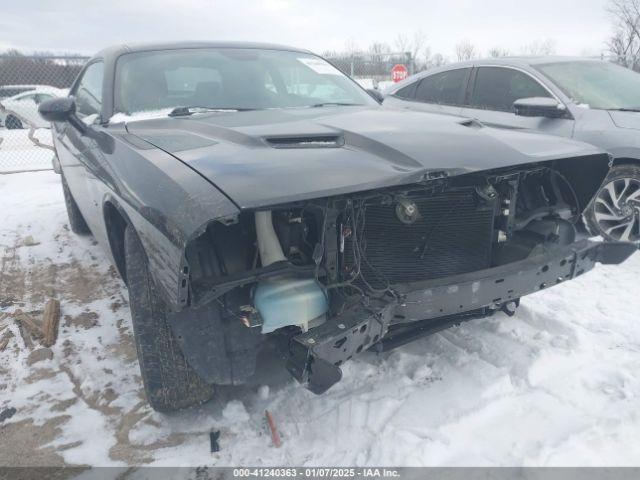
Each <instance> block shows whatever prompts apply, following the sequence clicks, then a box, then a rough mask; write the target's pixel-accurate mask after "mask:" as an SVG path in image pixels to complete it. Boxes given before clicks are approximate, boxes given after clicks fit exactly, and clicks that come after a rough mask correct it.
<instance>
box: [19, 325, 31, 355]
mask: <svg viewBox="0 0 640 480" xmlns="http://www.w3.org/2000/svg"><path fill="white" fill-rule="evenodd" d="M18 331H19V332H20V336H21V337H22V340H23V341H24V346H25V347H26V348H27V349H28V350H31V349H32V348H33V347H34V345H33V339H32V338H31V334H30V333H29V332H28V331H27V329H26V328H24V325H23V324H22V323H21V322H18Z"/></svg>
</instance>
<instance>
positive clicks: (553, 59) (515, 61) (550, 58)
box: [387, 55, 605, 95]
mask: <svg viewBox="0 0 640 480" xmlns="http://www.w3.org/2000/svg"><path fill="white" fill-rule="evenodd" d="M604 61H605V60H601V59H600V58H594V57H570V56H564V55H546V56H533V55H532V56H513V57H508V56H507V57H489V58H477V59H474V60H466V61H463V62H455V63H447V64H446V65H442V66H440V67H436V68H430V69H428V70H423V71H422V72H418V73H416V74H415V75H411V76H410V77H407V78H406V79H404V80H403V81H401V82H398V83H396V84H395V85H394V86H393V87H392V88H390V89H389V90H388V92H387V94H389V95H393V94H394V93H396V92H397V91H398V90H400V89H401V88H403V87H406V86H407V85H411V84H412V83H414V82H415V81H417V80H420V79H421V78H424V77H428V76H430V75H433V74H435V73H440V72H447V71H449V70H455V69H458V68H470V67H474V66H479V65H497V66H500V65H503V66H505V67H519V68H527V67H532V66H535V65H546V64H549V63H564V62H604Z"/></svg>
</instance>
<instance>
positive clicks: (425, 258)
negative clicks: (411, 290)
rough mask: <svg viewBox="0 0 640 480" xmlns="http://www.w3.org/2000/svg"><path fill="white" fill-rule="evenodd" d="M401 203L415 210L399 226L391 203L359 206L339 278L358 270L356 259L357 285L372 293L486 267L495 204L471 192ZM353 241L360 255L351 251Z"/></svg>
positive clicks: (395, 205) (394, 204)
mask: <svg viewBox="0 0 640 480" xmlns="http://www.w3.org/2000/svg"><path fill="white" fill-rule="evenodd" d="M400 202H405V203H406V202H410V205H412V206H414V207H417V211H418V215H417V216H416V217H415V218H414V219H412V221H411V223H408V222H407V220H406V218H405V219H404V221H402V219H401V216H399V214H398V201H395V200H394V201H393V202H386V203H383V202H381V203H378V204H376V203H373V204H371V202H369V203H368V204H367V205H366V207H361V208H364V212H363V214H362V216H363V217H364V218H363V221H362V222H361V228H360V230H361V231H359V232H356V235H349V236H348V237H346V238H345V239H344V248H343V249H342V250H343V252H342V272H343V278H349V276H352V275H353V272H356V271H357V263H358V262H357V258H358V256H359V257H360V262H359V263H360V272H361V276H360V277H359V279H358V283H365V284H366V285H368V286H370V287H373V288H376V289H378V288H384V287H386V286H388V285H394V284H400V283H410V282H417V281H421V280H427V279H435V278H441V277H446V276H450V275H455V274H460V273H466V272H471V271H475V270H481V269H484V268H487V267H489V266H490V264H491V246H492V241H493V240H492V239H493V224H494V218H495V213H494V212H495V205H494V203H493V202H492V201H487V200H486V199H485V198H483V197H481V196H480V195H479V194H478V193H477V192H476V189H475V188H460V189H456V190H452V191H445V192H440V193H436V194H429V195H427V194H425V195H416V194H415V193H414V194H413V195H411V196H408V197H406V198H405V199H402V200H400ZM362 223H363V225H362ZM355 239H357V243H358V245H359V247H360V248H359V251H360V252H361V253H360V255H358V254H357V252H355V251H354V250H355V249H354V247H355V245H354V242H355Z"/></svg>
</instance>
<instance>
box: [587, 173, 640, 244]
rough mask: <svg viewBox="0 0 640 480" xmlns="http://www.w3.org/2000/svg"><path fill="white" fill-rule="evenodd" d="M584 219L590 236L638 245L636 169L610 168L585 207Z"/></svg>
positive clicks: (639, 180)
mask: <svg viewBox="0 0 640 480" xmlns="http://www.w3.org/2000/svg"><path fill="white" fill-rule="evenodd" d="M585 219H586V223H587V226H588V228H589V231H590V233H591V234H593V235H600V236H602V237H603V238H604V239H605V240H607V241H610V242H617V241H629V242H636V243H638V242H640V166H639V165H616V166H614V167H613V168H612V169H611V170H610V171H609V174H608V175H607V177H606V178H605V180H604V182H603V183H602V187H600V189H599V190H598V193H597V194H596V195H595V197H594V198H593V200H592V201H591V203H590V204H589V206H588V207H587V211H586V212H585Z"/></svg>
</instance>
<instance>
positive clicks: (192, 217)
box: [99, 133, 239, 309]
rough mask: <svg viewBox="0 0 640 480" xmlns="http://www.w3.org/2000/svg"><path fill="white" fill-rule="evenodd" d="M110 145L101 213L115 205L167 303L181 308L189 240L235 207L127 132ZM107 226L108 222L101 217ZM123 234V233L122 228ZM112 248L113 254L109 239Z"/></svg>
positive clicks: (180, 165) (185, 294)
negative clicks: (139, 245)
mask: <svg viewBox="0 0 640 480" xmlns="http://www.w3.org/2000/svg"><path fill="white" fill-rule="evenodd" d="M112 137H113V138H114V139H115V140H116V141H115V146H114V150H113V152H112V153H110V154H108V155H107V154H105V157H107V160H108V161H106V162H105V165H104V169H101V171H102V174H103V175H104V178H103V179H102V182H99V183H100V185H101V187H100V188H103V192H102V205H103V212H106V211H107V209H108V208H111V207H113V208H115V210H116V211H118V213H119V215H120V216H121V217H122V218H123V219H124V221H125V222H126V224H127V225H130V226H132V227H133V228H134V229H135V230H136V232H137V234H138V236H139V237H140V240H141V242H142V245H143V247H144V250H145V253H146V255H147V257H148V266H149V270H150V274H151V276H152V278H153V280H154V283H155V285H156V287H157V288H160V289H162V290H163V297H164V298H165V300H166V301H167V303H168V305H169V306H170V307H172V308H174V309H180V308H181V307H183V306H185V305H186V304H187V299H188V281H187V279H188V275H189V270H188V265H187V264H186V260H185V254H184V251H185V247H186V245H187V243H188V242H189V241H190V240H191V239H192V238H194V237H196V236H197V235H199V234H200V233H202V232H203V231H204V229H205V228H206V225H207V224H209V223H210V222H211V221H213V220H215V219H218V218H223V217H231V216H234V215H237V214H238V213H239V210H238V209H237V207H236V206H235V205H233V203H231V202H230V201H229V200H228V199H227V198H226V197H225V196H224V195H223V194H222V193H221V192H220V191H219V190H218V189H217V188H216V187H215V186H214V185H212V184H211V183H210V182H209V181H207V180H206V179H204V178H203V177H202V176H200V175H199V174H198V173H196V172H195V171H194V170H192V169H191V168H189V167H188V166H186V165H185V164H184V163H182V162H180V161H178V160H176V159H175V158H174V157H172V156H171V155H169V154H167V153H166V152H163V151H162V150H159V149H157V148H155V147H153V146H151V145H149V144H148V143H146V142H144V141H142V140H140V139H138V138H137V137H134V136H133V135H128V134H126V133H121V134H112ZM105 224H106V225H107V227H108V221H107V220H106V219H105ZM122 233H124V232H122ZM109 243H110V245H109V247H110V250H111V252H112V254H113V256H114V258H115V259H116V263H117V255H118V252H115V251H114V248H113V242H112V240H111V239H110V240H109Z"/></svg>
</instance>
